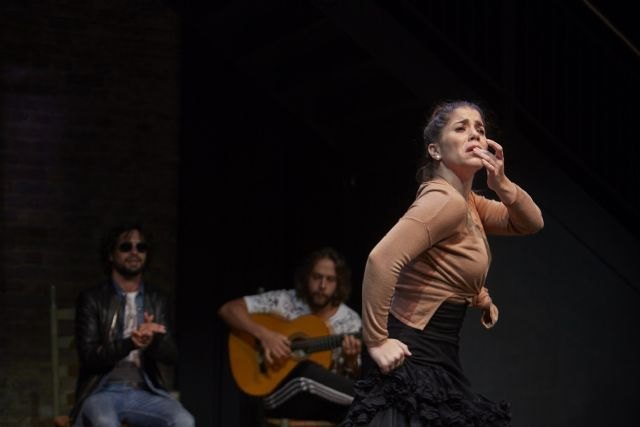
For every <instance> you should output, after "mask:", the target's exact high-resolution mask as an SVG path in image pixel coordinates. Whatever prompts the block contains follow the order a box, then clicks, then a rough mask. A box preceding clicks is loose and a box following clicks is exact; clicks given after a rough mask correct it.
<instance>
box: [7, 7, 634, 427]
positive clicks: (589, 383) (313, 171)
mask: <svg viewBox="0 0 640 427" xmlns="http://www.w3.org/2000/svg"><path fill="white" fill-rule="evenodd" d="M9 3H10V4H11V6H5V14H4V16H3V18H4V21H5V22H4V24H5V25H3V28H4V29H5V31H4V33H3V39H2V40H3V41H4V42H5V45H6V46H8V49H7V51H8V52H9V53H10V54H9V55H6V56H4V63H5V65H4V68H3V70H4V74H3V76H4V77H3V82H4V83H3V84H4V86H3V87H4V88H5V92H4V94H3V105H4V107H3V110H2V111H3V113H2V114H3V116H2V117H1V118H0V119H1V120H2V126H3V152H2V154H3V161H2V166H3V172H4V173H3V176H4V181H3V184H4V187H3V188H4V190H3V195H4V198H3V200H4V202H3V203H4V204H3V207H4V211H3V212H4V213H3V215H4V223H3V228H4V231H5V233H6V234H5V236H7V237H6V238H4V239H3V254H4V261H3V267H2V273H3V288H2V290H3V293H2V297H3V300H2V301H3V307H2V308H3V316H4V318H3V321H5V322H9V323H10V324H11V325H14V326H15V330H18V331H23V332H22V333H20V336H22V337H25V338H26V339H24V340H23V339H18V338H17V337H13V336H10V335H9V334H6V333H5V335H3V336H2V341H0V343H1V344H2V350H3V351H2V353H3V354H4V356H0V357H3V359H0V361H2V365H0V366H2V367H3V371H4V372H8V370H9V369H11V371H12V374H5V373H4V372H3V374H2V375H4V376H2V375H0V380H1V381H2V383H0V385H6V386H7V387H8V386H15V385H18V386H22V388H23V389H29V388H31V389H32V390H33V392H23V393H22V394H20V393H16V394H13V395H12V394H9V393H6V392H5V394H3V395H2V401H1V402H4V403H5V405H0V406H2V407H4V408H6V409H3V411H4V412H0V419H2V422H0V425H1V426H4V425H7V426H10V425H11V426H13V425H39V424H38V423H39V422H40V421H38V420H43V419H46V415H47V402H48V395H47V386H46V380H47V378H48V377H47V375H49V374H48V369H50V368H49V367H48V365H47V363H48V354H47V349H46V345H47V344H46V339H47V324H46V319H44V318H42V316H41V315H40V316H39V314H41V313H42V311H43V310H44V311H45V312H46V307H47V291H46V290H47V286H48V285H49V284H50V283H51V282H52V281H54V282H56V283H57V284H58V286H59V287H60V289H61V292H60V294H61V296H62V298H63V299H66V300H67V301H71V300H72V298H73V296H74V295H75V293H76V292H77V290H78V289H80V288H82V287H84V286H86V285H87V282H89V281H91V280H93V279H94V278H95V276H96V269H97V263H96V260H95V256H94V255H93V253H92V252H91V250H92V248H93V246H94V245H95V241H96V239H97V237H98V236H99V233H100V231H101V229H102V228H103V227H104V225H106V224H110V223H111V222H112V221H113V220H114V218H120V217H128V216H130V215H132V214H135V215H137V216H140V217H142V218H144V219H146V220H147V222H150V223H151V228H152V230H153V231H154V236H155V237H156V241H157V243H158V245H157V246H158V247H159V248H161V251H162V252H161V253H159V254H157V255H156V257H155V259H154V262H155V264H154V265H153V266H152V269H151V272H150V273H152V274H153V276H152V278H153V279H154V280H155V281H156V282H158V283H159V284H160V285H162V286H163V287H164V288H165V289H166V290H167V291H168V292H169V293H171V294H172V296H174V297H175V300H176V321H177V327H178V339H179V344H180V347H181V360H180V364H179V366H178V370H177V377H176V385H177V387H178V388H179V390H180V393H181V400H182V401H183V403H184V404H185V406H187V408H189V409H190V410H191V411H192V412H193V413H194V414H195V415H196V418H197V421H198V425H199V426H254V425H257V423H258V417H259V414H258V412H259V406H258V402H256V401H255V399H251V398H248V397H246V396H243V395H242V394H241V393H240V392H239V391H238V390H237V388H236V387H235V385H234V383H233V380H232V378H231V377H230V373H229V368H228V362H227V354H226V340H227V332H228V331H227V329H226V327H225V326H224V325H223V324H222V322H221V321H220V320H219V319H218V318H217V315H216V310H217V309H218V307H219V306H220V305H221V304H222V303H224V302H225V301H227V300H228V299H231V298H236V297H239V296H241V295H244V294H247V293H253V292H255V291H257V289H258V288H265V289H279V288H286V287H290V286H291V284H292V276H293V270H294V268H295V267H296V266H297V265H298V263H299V262H300V261H301V259H302V258H303V257H304V255H306V254H307V253H308V252H309V251H311V250H314V249H317V248H318V247H321V246H324V245H331V246H333V247H335V248H336V249H338V250H339V251H341V252H342V253H344V255H345V256H346V257H347V259H348V261H349V263H350V265H351V266H352V270H353V283H354V292H353V295H352V298H351V300H350V305H351V306H353V307H354V308H356V309H360V298H359V293H360V281H361V278H362V273H363V267H364V264H365V262H366V257H367V255H368V252H369V251H370V250H371V248H372V247H373V246H374V245H375V243H376V242H377V241H378V240H379V239H380V238H381V237H382V236H383V235H384V233H385V232H386V231H387V230H388V229H389V228H390V227H391V226H392V225H393V224H394V223H395V221H396V220H397V219H398V218H399V217H400V216H401V215H402V214H403V212H404V210H405V209H406V208H407V207H408V206H409V204H410V203H411V201H412V200H413V197H414V195H415V191H416V189H417V184H416V182H415V179H414V175H415V170H416V167H417V164H418V160H419V157H420V156H421V155H422V154H423V152H422V147H421V140H420V136H421V128H422V125H423V124H424V122H425V115H426V114H427V113H428V112H429V111H430V110H431V108H432V107H433V106H434V105H435V104H437V103H438V102H439V101H442V100H445V99H458V98H462V99H470V100H473V101H477V102H479V103H480V104H481V105H482V106H484V107H485V108H486V112H487V113H488V116H489V118H490V120H491V123H492V124H493V126H492V127H491V128H490V136H491V137H492V138H493V139H495V140H497V141H498V142H499V143H501V144H502V145H503V146H504V147H505V155H506V159H507V162H506V171H507V174H508V176H509V177H510V178H511V179H512V180H514V181H515V182H517V183H518V184H520V185H521V186H522V187H524V188H525V189H526V190H527V191H528V192H529V193H530V194H531V195H532V196H533V197H534V199H535V200H536V201H537V202H538V204H539V205H540V207H541V209H542V211H543V215H544V217H545V224H546V226H545V229H544V230H543V231H542V232H540V233H539V234H537V235H535V236H532V237H526V238H491V239H490V243H491V245H492V252H493V260H494V261H493V264H492V269H491V272H490V276H489V280H488V283H487V286H488V287H489V289H490V290H491V293H492V296H493V298H494V300H495V301H496V303H497V304H498V306H499V308H500V310H501V318H500V322H499V323H498V325H497V326H496V328H494V329H492V330H491V331H488V332H487V331H485V330H483V329H482V328H481V326H480V325H479V321H478V317H479V313H477V312H476V311H474V310H470V311H469V315H468V319H467V324H466V328H465V331H464V336H463V341H462V357H463V365H464V366H465V368H466V370H467V373H468V376H469V378H470V379H471V381H472V383H473V384H474V387H475V388H476V389H477V390H478V391H480V392H482V393H484V394H486V395H488V396H490V397H491V398H493V399H508V400H510V401H511V402H512V407H513V413H514V426H541V425H542V426H575V425H581V426H591V425H593V426H596V425H609V426H627V425H632V424H633V420H635V418H636V416H635V408H636V407H637V404H638V403H640V402H639V401H638V398H637V396H636V393H635V388H636V384H637V383H638V380H639V379H640V378H639V368H638V366H637V361H638V352H637V346H636V344H635V341H636V340H637V332H636V327H637V325H638V324H639V320H640V319H639V315H638V310H637V308H636V307H637V298H638V291H639V289H640V284H639V283H638V279H637V277H638V263H637V260H636V258H637V254H638V249H637V247H638V246H637V245H638V238H639V236H640V234H639V233H640V232H639V230H640V228H639V227H638V224H639V222H638V220H639V219H640V218H639V217H638V213H637V210H636V209H635V204H636V202H635V198H636V188H637V184H638V178H639V174H638V168H637V161H638V160H637V159H638V144H637V143H636V139H637V107H636V105H635V103H636V100H637V99H638V95H639V93H638V91H639V85H638V83H639V80H638V71H639V57H638V54H637V52H636V51H634V48H635V46H636V45H637V43H638V42H639V41H640V40H638V37H637V36H638V34H637V29H636V28H635V27H634V25H633V23H632V19H631V17H632V15H631V14H630V12H629V11H628V10H626V9H625V8H624V7H621V6H618V7H615V5H612V4H610V3H607V2H590V3H587V2H581V1H563V2H551V1H535V2H534V1H524V2H509V1H489V2H487V1H470V0H469V1H463V0H454V1H436V2H431V1H430V2H421V1H412V0H396V1H388V2H385V1H311V0H302V1H273V2H258V1H251V0H245V1H221V2H204V1H195V0H192V1H180V0H174V1H167V2H154V1H139V2H121V1H117V2H113V3H109V4H108V5H107V4H106V3H104V4H102V3H100V2H94V3H92V4H89V5H85V4H83V5H82V6H80V5H79V3H78V4H75V3H74V2H70V1H59V2H49V3H48V4H47V7H44V6H40V5H37V4H36V3H30V2H26V3H20V4H18V3H17V2H16V3H13V2H9ZM594 7H595V9H594ZM61 11H64V13H62V12H61ZM599 14H600V15H599ZM61 15H62V17H61ZM34 17H38V18H37V19H34ZM608 24H610V25H614V28H615V29H616V30H617V31H618V32H619V33H618V34H616V32H615V31H613V30H612V28H611V27H610V26H609V25H608ZM42 28H46V31H44V30H41V29H42ZM52 39H53V41H51V40H52ZM25 40H27V42H25ZM20 47H22V49H20ZM25 64H26V65H28V67H27V66H26V65H25ZM25 69H27V70H28V71H24V70H25ZM25 76H26V77H25ZM29 100H30V101H29ZM27 101H29V102H31V103H30V104H29V103H28V102H27ZM25 105H26V107H25ZM43 105H44V106H45V107H46V109H45V110H46V114H42V113H39V114H40V115H38V114H34V110H36V113H37V111H39V110H40V109H42V108H44V107H42V106H43ZM25 111H26V112H25ZM34 119H35V121H34ZM47 119H48V120H47ZM16 123H17V124H16ZM34 123H35V124H34ZM36 124H37V125H36ZM52 129H53V130H52ZM56 130H57V132H58V133H55V132H54V131H56ZM52 135H53V136H52ZM56 135H59V136H56ZM25 159H26V160H25ZM16 165H19V166H16ZM24 176H27V178H24ZM476 187H477V188H478V189H479V190H480V191H483V189H484V182H483V180H482V177H481V176H479V177H478V180H477V181H476ZM52 194H53V196H52ZM34 201H37V204H36V202H34ZM34 204H36V205H35V206H34ZM43 207H44V211H45V213H43ZM25 242H26V243H25ZM43 242H44V243H43ZM60 242H62V244H60ZM21 245H22V246H21ZM42 248H45V249H42ZM78 249H81V250H78ZM81 252H82V253H85V252H86V253H89V254H91V255H79V253H81ZM18 261H19V262H18ZM16 264H19V265H18V267H19V268H18V267H16ZM52 273H53V274H52ZM25 312H28V313H31V314H30V315H29V316H27V317H26V320H24V321H22V322H20V321H18V320H16V319H19V318H21V319H25V317H24V313H25ZM34 325H35V328H34ZM29 328H30V329H29ZM27 331H28V332H27ZM29 336H35V337H37V340H39V341H42V342H44V343H45V344H44V349H43V350H41V351H39V352H36V353H34V352H33V350H31V348H32V347H31V346H29V339H28V338H29ZM23 342H24V344H23ZM5 349H6V350H7V351H5ZM18 360H21V361H22V363H20V362H18ZM4 368H7V369H4ZM3 388H4V387H3ZM24 402H27V403H24ZM49 412H50V408H49ZM5 419H6V421H5ZM2 423H4V424H2Z"/></svg>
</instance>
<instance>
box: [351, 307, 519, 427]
mask: <svg viewBox="0 0 640 427" xmlns="http://www.w3.org/2000/svg"><path fill="white" fill-rule="evenodd" d="M466 310H467V306H466V305H464V304H452V303H447V302H445V303H444V304H442V305H441V306H440V308H439V309H438V310H437V311H436V313H435V314H434V316H433V318H432V319H431V320H430V321H429V323H428V325H427V326H426V327H425V329H424V330H419V329H414V328H411V327H409V326H407V325H405V324H404V323H402V322H400V321H399V320H398V319H396V318H395V317H393V316H389V322H388V328H389V336H390V337H391V338H396V339H398V340H400V341H402V342H403V343H405V344H407V346H408V347H409V350H410V351H411V353H412V356H409V357H407V358H405V360H404V363H403V364H402V365H401V366H400V367H399V368H397V369H395V370H393V371H392V372H391V373H389V374H387V375H384V374H382V373H381V372H380V370H379V369H378V368H377V366H375V367H373V368H371V369H369V370H368V371H367V372H366V374H365V376H364V377H363V379H361V380H359V381H358V382H356V384H355V391H356V397H355V399H354V401H353V403H352V404H351V407H350V408H349V413H348V415H347V418H346V419H345V421H344V422H343V423H342V424H341V426H344V427H347V426H380V427H383V426H384V427H390V426H393V427H401V426H407V427H418V426H420V427H422V426H425V427H431V426H461V427H462V426H464V427H471V426H473V427H504V426H509V425H510V420H511V413H510V409H509V404H508V403H506V402H499V403H496V402H492V401H490V400H489V399H487V398H486V397H484V396H482V395H480V394H477V393H474V392H473V391H472V390H471V388H470V383H469V380H468V379H467V378H466V376H465V375H464V372H463V371H462V366H461V364H460V358H459V356H458V342H459V336H460V329H461V327H462V323H463V321H464V316H465V313H466Z"/></svg>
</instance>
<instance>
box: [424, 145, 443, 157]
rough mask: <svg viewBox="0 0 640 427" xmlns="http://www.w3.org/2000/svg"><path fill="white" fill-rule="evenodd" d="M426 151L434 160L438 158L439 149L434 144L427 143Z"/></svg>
mask: <svg viewBox="0 0 640 427" xmlns="http://www.w3.org/2000/svg"><path fill="white" fill-rule="evenodd" d="M427 151H428V152H429V156H431V158H433V159H435V160H440V150H439V149H438V147H437V146H436V144H429V145H428V146H427Z"/></svg>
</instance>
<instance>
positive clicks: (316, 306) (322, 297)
mask: <svg viewBox="0 0 640 427" xmlns="http://www.w3.org/2000/svg"><path fill="white" fill-rule="evenodd" d="M332 301H333V297H332V296H330V295H326V294H323V293H322V292H313V293H311V294H310V295H309V306H310V307H311V308H312V309H313V311H317V310H322V309H323V308H325V307H327V306H328V305H329V304H331V302H332Z"/></svg>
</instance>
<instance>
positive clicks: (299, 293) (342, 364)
mask: <svg viewBox="0 0 640 427" xmlns="http://www.w3.org/2000/svg"><path fill="white" fill-rule="evenodd" d="M350 290H351V284H350V271H349V268H348V266H347V264H346V262H345V260H344V259H343V258H342V257H341V256H340V255H339V254H338V253H337V252H336V251H335V250H333V249H331V248H324V249H321V250H319V251H316V252H314V253H312V254H311V255H309V256H308V257H307V259H306V260H305V262H304V263H303V265H302V266H300V268H299V269H298V271H297V273H296V276H295V289H289V290H284V289H283V290H274V291H269V292H264V293H261V294H257V295H250V296H245V297H242V298H238V299H234V300H231V301H229V302H227V303H225V304H224V305H223V306H222V307H221V308H220V310H219V312H218V314H219V315H220V317H221V318H222V319H223V320H224V321H225V322H226V323H227V324H228V325H229V326H230V327H231V328H232V329H235V330H239V331H244V332H246V333H249V334H251V335H252V336H253V337H255V338H256V339H257V340H258V341H259V343H260V345H261V347H262V349H263V352H264V356H265V359H266V363H267V364H269V365H270V366H274V365H276V364H278V363H281V362H282V361H284V360H287V359H288V358H289V357H290V356H291V347H290V346H291V342H290V340H289V339H288V337H286V336H284V335H283V334H281V333H279V332H277V331H273V330H270V329H268V328H267V327H265V326H264V325H262V324H260V323H258V322H256V321H255V320H254V319H252V316H251V314H254V313H272V314H279V315H280V316H283V317H285V318H287V319H289V320H293V319H296V318H298V317H299V316H303V315H308V314H313V315H315V316H318V317H319V318H321V319H322V320H324V321H325V323H326V324H327V326H328V327H329V330H330V332H331V333H332V334H349V335H345V336H344V337H343V339H342V345H341V347H340V348H337V349H335V350H334V351H333V357H332V364H331V367H330V369H326V368H324V367H323V366H321V365H319V364H317V363H314V362H312V361H309V360H303V361H301V362H300V363H298V364H297V365H296V366H295V368H294V369H293V370H292V371H291V373H290V374H289V375H288V376H287V377H286V378H284V379H283V380H282V382H281V383H280V384H279V385H278V386H277V387H276V388H275V390H274V391H273V392H272V393H270V394H269V395H267V396H266V397H265V398H264V406H265V412H266V415H267V416H271V417H280V418H293V419H309V420H327V421H334V422H339V421H341V420H342V419H343V418H344V416H345V414H346V412H347V409H348V408H349V405H350V404H351V401H352V400H353V385H352V380H353V378H355V377H356V376H357V375H358V374H359V371H360V349H361V341H360V339H359V338H357V337H356V336H355V335H356V334H359V332H360V329H361V320H360V316H359V315H358V314H357V313H356V312H355V311H354V310H352V309H351V308H349V307H347V306H346V305H345V304H344V301H346V300H347V298H348V297H349V293H350ZM351 334H353V335H351Z"/></svg>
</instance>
